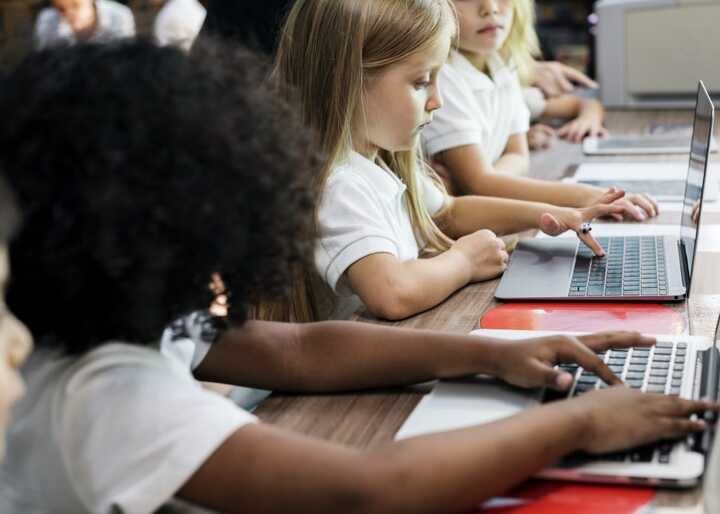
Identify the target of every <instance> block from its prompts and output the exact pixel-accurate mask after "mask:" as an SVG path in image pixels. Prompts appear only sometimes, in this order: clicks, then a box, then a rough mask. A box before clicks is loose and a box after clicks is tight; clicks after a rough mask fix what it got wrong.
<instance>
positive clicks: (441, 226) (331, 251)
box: [277, 0, 623, 319]
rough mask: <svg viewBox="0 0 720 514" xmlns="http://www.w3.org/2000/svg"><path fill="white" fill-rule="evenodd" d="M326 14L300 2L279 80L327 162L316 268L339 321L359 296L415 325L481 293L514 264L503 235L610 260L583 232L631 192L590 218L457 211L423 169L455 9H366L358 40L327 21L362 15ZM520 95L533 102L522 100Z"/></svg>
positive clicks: (470, 199) (564, 210) (535, 208)
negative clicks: (462, 294)
mask: <svg viewBox="0 0 720 514" xmlns="http://www.w3.org/2000/svg"><path fill="white" fill-rule="evenodd" d="M318 3H319V2H316V1H313V0H308V1H303V2H299V3H298V4H296V7H295V8H294V9H293V10H292V12H291V14H290V17H289V18H288V22H287V25H286V27H285V30H284V34H283V37H282V40H281V44H280V48H279V52H278V62H277V76H278V79H279V80H280V83H281V84H282V85H287V86H289V88H290V89H291V91H292V92H291V93H290V95H291V96H292V97H293V98H297V96H298V95H299V99H300V103H301V105H302V108H303V111H304V115H305V121H306V123H308V125H309V126H310V127H311V128H312V129H313V130H314V131H315V132H316V133H317V134H318V135H319V139H320V142H321V145H320V146H321V149H322V150H323V151H324V153H325V154H326V155H327V156H328V162H327V166H326V168H325V170H324V171H323V174H322V175H321V176H320V177H319V179H318V182H319V186H320V187H321V188H322V191H323V199H322V203H321V205H320V207H319V209H318V220H317V221H318V223H317V228H318V243H317V247H316V251H315V265H316V268H317V271H318V273H319V274H320V276H321V277H322V279H323V280H324V281H325V283H326V284H327V285H328V286H330V288H331V289H332V290H333V291H334V293H335V294H336V295H337V297H339V298H338V303H339V306H338V307H337V310H336V311H335V313H336V314H338V315H343V314H347V312H348V308H347V306H348V305H352V304H356V302H355V300H356V299H355V298H353V296H352V295H357V296H358V297H359V299H360V300H361V301H362V303H363V304H364V305H365V306H366V307H367V308H368V309H369V310H370V311H371V312H372V313H373V314H375V315H377V316H380V317H383V318H387V319H400V318H405V317H407V316H411V315H413V314H416V313H418V312H421V311H423V310H426V309H429V308H431V307H434V306H435V305H437V304H439V303H440V302H442V301H443V300H444V299H445V298H447V297H448V296H450V295H451V294H452V293H454V292H455V291H457V290H458V289H460V288H461V287H463V286H465V285H466V284H468V283H470V282H476V281H482V280H488V279H491V278H494V277H496V276H498V275H499V274H500V273H502V272H503V270H504V269H505V266H506V263H507V260H508V255H507V252H506V251H505V247H504V244H503V243H502V241H501V240H500V239H498V238H497V237H496V235H495V234H496V233H497V234H508V233H515V232H519V231H522V230H526V229H533V228H540V229H541V230H543V231H545V232H546V233H548V234H551V235H557V234H560V233H562V232H565V231H567V230H574V231H575V232H577V233H578V235H579V236H580V237H581V238H582V239H583V240H584V241H585V242H586V243H587V244H588V245H589V246H590V247H591V248H593V250H594V251H595V252H597V253H598V254H601V253H602V249H600V248H599V247H598V246H597V244H596V242H595V241H594V240H593V239H592V238H591V237H589V234H587V233H582V230H581V224H582V223H583V221H584V220H589V219H592V218H595V217H598V216H604V215H608V214H619V213H620V212H621V211H622V206H617V205H610V204H612V202H614V201H615V200H616V199H618V198H620V197H621V196H622V195H623V193H622V192H616V191H612V192H607V194H606V195H605V196H603V197H601V198H600V200H599V201H597V202H596V203H595V204H594V205H592V206H589V207H587V208H583V209H575V208H568V207H562V206H556V205H550V204H549V203H537V202H528V201H521V200H514V199H503V198H488V197H486V196H484V197H480V196H464V197H457V198H455V197H452V196H448V195H447V194H446V192H445V191H444V188H443V186H442V183H441V181H440V180H439V179H438V178H437V176H436V175H434V173H432V171H431V170H429V169H427V167H426V166H424V164H423V161H422V158H421V155H420V151H419V146H420V141H419V139H420V138H419V134H420V132H421V131H422V130H423V129H424V128H425V127H426V126H427V124H428V123H429V122H430V121H431V120H432V117H433V113H434V112H435V111H436V110H437V109H438V108H440V106H441V105H442V99H441V98H440V94H439V91H438V85H437V77H438V73H439V71H440V69H441V68H442V66H443V65H444V64H445V61H446V60H447V56H448V54H449V52H450V47H451V41H452V39H453V37H454V31H455V19H454V15H453V13H452V8H451V6H450V4H449V3H447V2H445V1H444V0H436V1H431V2H429V1H425V2H420V1H418V2H409V3H408V2H405V3H402V4H401V5H402V7H400V6H398V7H397V12H396V13H395V14H392V15H390V14H388V13H386V12H385V9H386V7H383V6H385V3H383V2H377V1H370V2H363V4H362V9H361V11H362V13H361V14H362V19H363V20H366V21H364V22H362V23H360V22H357V25H354V28H353V30H352V31H351V30H349V29H348V30H345V29H344V28H342V26H341V27H340V28H338V27H337V26H331V25H332V24H331V23H330V21H329V20H335V19H337V20H341V22H342V23H343V24H347V25H348V26H349V25H350V24H352V23H355V21H354V19H353V16H354V14H353V13H354V12H355V11H354V10H353V8H352V7H351V5H355V4H353V3H351V2H339V3H337V4H336V5H333V6H331V5H327V6H324V7H320V6H319V5H317V4H318ZM328 4H334V3H328ZM323 5H324V4H323ZM422 6H425V7H422ZM400 13H402V15H401V14H400ZM361 14H358V16H360V15H361ZM323 15H324V16H326V17H325V18H323V17H322V16H323ZM314 16H317V18H318V19H314ZM322 23H327V26H324V25H322ZM398 34H402V37H399V36H398ZM513 94H516V95H517V97H518V102H519V103H522V97H521V95H520V91H519V90H518V91H516V92H514V93H513ZM526 121H527V120H526ZM520 123H521V121H520V117H519V116H518V119H517V120H508V130H515V129H516V128H517V127H516V125H517V126H519V124H520ZM525 128H526V127H525ZM419 257H425V258H419ZM304 310H307V309H301V308H297V309H294V311H295V312H302V311H304Z"/></svg>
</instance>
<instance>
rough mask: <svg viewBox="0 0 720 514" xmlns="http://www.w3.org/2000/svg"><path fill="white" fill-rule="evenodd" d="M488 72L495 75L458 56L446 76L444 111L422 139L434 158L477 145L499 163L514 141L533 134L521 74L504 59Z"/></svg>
mask: <svg viewBox="0 0 720 514" xmlns="http://www.w3.org/2000/svg"><path fill="white" fill-rule="evenodd" d="M488 68H489V70H490V75H487V74H485V73H483V72H481V71H480V70H478V69H477V68H476V67H475V66H474V65H473V64H472V63H471V62H470V61H469V60H468V59H467V58H466V57H465V56H463V55H462V54H460V53H459V52H455V51H454V52H452V54H451V56H450V59H449V61H448V63H447V64H446V65H445V66H443V68H442V70H441V71H440V77H439V81H440V93H441V94H442V98H443V106H442V107H441V108H440V109H438V110H437V111H435V113H434V117H433V121H432V123H430V125H428V126H427V127H426V128H425V129H424V130H423V133H422V137H423V144H424V148H425V151H426V153H427V154H428V155H431V156H432V155H435V154H437V153H440V152H443V151H445V150H450V149H452V148H457V147H460V146H467V145H474V144H476V145H480V146H481V147H482V149H483V151H484V152H485V155H486V156H487V158H488V160H489V161H490V162H492V163H495V162H496V161H497V160H498V159H499V158H500V157H501V156H502V154H503V152H504V151H505V148H506V147H507V143H508V140H509V138H510V136H512V135H514V134H521V133H525V132H527V131H528V128H529V127H530V113H529V111H528V108H527V106H526V105H525V100H524V98H523V92H522V87H521V86H520V80H519V78H518V74H517V71H515V70H514V69H511V68H510V67H508V66H507V65H506V64H505V63H504V62H503V61H502V59H501V58H500V56H498V55H494V56H492V57H491V58H490V59H489V60H488Z"/></svg>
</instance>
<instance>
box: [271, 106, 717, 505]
mask: <svg viewBox="0 0 720 514" xmlns="http://www.w3.org/2000/svg"><path fill="white" fill-rule="evenodd" d="M652 122H664V123H691V122H692V113H690V112H686V111H670V112H663V113H658V112H632V111H620V112H611V113H610V114H609V116H608V127H609V128H610V129H611V131H613V132H614V133H623V132H625V133H643V132H646V131H647V127H648V126H649V124H650V123H652ZM635 159H636V160H645V161H647V160H653V159H654V160H658V161H662V160H667V159H673V160H678V161H683V160H684V159H683V158H682V157H679V156H673V157H664V158H663V157H655V158H652V157H647V156H643V157H637V158H635ZM716 159H717V158H716ZM588 160H590V159H588V158H587V157H585V156H584V155H583V154H582V150H581V149H580V146H579V145H569V144H566V143H563V142H557V143H556V144H555V146H554V147H553V148H552V149H550V150H548V151H545V152H541V153H536V154H534V155H533V158H532V166H531V170H532V174H533V176H536V177H540V178H546V179H557V178H560V177H561V176H562V175H563V174H564V172H565V170H567V169H568V167H569V166H571V165H574V164H578V163H580V162H584V161H588ZM594 160H596V161H600V160H603V161H613V160H614V161H622V160H627V158H617V157H604V158H594ZM685 160H686V159H685ZM678 216H679V214H677V213H675V214H673V215H670V214H662V215H661V216H660V217H659V219H658V220H656V221H655V222H657V223H672V222H678V221H679V219H677V217H678ZM706 223H714V224H720V215H718V214H714V215H711V216H704V217H703V224H706ZM695 273H696V275H695V280H698V281H705V280H706V278H707V277H710V275H711V274H712V273H713V270H712V267H711V266H710V265H709V263H708V262H702V261H701V262H700V263H699V265H698V267H697V268H696V272H695ZM497 283H498V282H497V281H491V282H486V283H481V284H474V285H471V286H468V287H465V288H464V289H462V290H461V291H458V292H457V293H456V294H454V295H453V296H452V297H450V298H449V299H448V300H447V301H445V302H444V303H443V304H442V305H440V306H438V307H436V308H434V309H432V310H430V311H427V312H425V313H423V314H420V315H418V316H415V317H413V318H410V319H408V320H405V321H402V322H398V323H387V322H382V323H385V324H388V325H396V326H402V327H413V328H425V329H435V330H444V331H448V332H456V333H467V332H469V331H471V330H473V329H474V328H476V325H477V323H478V319H479V318H480V317H481V316H482V314H483V313H484V312H485V311H487V310H488V309H490V308H492V307H494V306H495V305H496V302H495V300H494V298H493V293H494V291H495V288H496V286H497ZM715 293H718V294H717V295H708V294H703V295H693V296H692V298H691V299H690V301H688V302H685V303H682V304H674V305H673V308H674V309H676V310H677V311H678V312H681V313H682V314H683V315H684V316H686V317H687V320H688V327H689V330H690V333H691V334H693V335H704V336H712V335H713V333H714V330H715V321H716V319H717V316H718V314H720V289H718V291H715ZM361 318H362V319H363V321H367V322H373V323H379V322H378V321H377V320H374V319H371V318H369V317H367V316H361ZM429 388H430V386H428V385H426V386H417V387H415V388H407V389H403V390H388V391H376V392H369V393H363V394H345V395H313V396H293V395H273V396H272V397H271V398H269V399H268V400H267V401H265V402H264V403H263V404H262V405H261V406H260V407H259V409H258V410H257V414H258V416H259V417H260V419H262V420H263V421H265V422H268V423H273V424H275V425H279V426H282V427H285V428H287V429H290V430H293V431H296V432H300V433H303V434H308V435H311V436H314V437H319V438H322V439H325V440H329V441H334V442H336V443H341V444H345V445H349V446H354V447H357V448H367V447H372V446H377V445H382V444H386V443H389V442H391V441H392V439H393V436H394V434H395V433H396V432H397V431H398V429H399V428H400V426H401V425H402V424H403V422H404V421H405V419H406V418H407V417H408V416H409V414H410V413H411V412H412V410H413V409H414V408H415V406H416V405H417V403H418V402H419V401H420V399H421V397H422V395H423V394H424V393H425V392H427V391H428V390H429ZM700 498H701V490H700V488H698V489H696V490H692V491H683V492H675V491H669V492H661V493H659V494H658V496H657V498H656V500H655V505H656V506H658V507H663V510H662V512H668V513H676V514H680V513H683V514H689V513H691V512H692V513H698V512H702V511H701V510H700ZM665 507H666V508H667V509H668V510H665Z"/></svg>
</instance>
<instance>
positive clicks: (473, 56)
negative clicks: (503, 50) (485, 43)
mask: <svg viewBox="0 0 720 514" xmlns="http://www.w3.org/2000/svg"><path fill="white" fill-rule="evenodd" d="M459 51H460V53H461V54H462V55H463V56H464V57H465V58H466V59H467V60H468V61H470V64H472V65H473V66H475V68H477V70H478V71H481V72H483V73H486V74H488V71H489V70H488V66H487V63H488V57H489V55H488V54H484V53H478V52H471V51H469V50H463V49H462V48H461V49H460V50H459Z"/></svg>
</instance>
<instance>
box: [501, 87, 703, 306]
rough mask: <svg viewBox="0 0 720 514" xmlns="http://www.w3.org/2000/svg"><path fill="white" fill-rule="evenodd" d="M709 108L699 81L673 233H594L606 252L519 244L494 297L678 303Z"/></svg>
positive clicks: (691, 244)
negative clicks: (681, 198) (681, 200)
mask: <svg viewBox="0 0 720 514" xmlns="http://www.w3.org/2000/svg"><path fill="white" fill-rule="evenodd" d="M714 122H715V110H714V105H713V102H712V100H711V99H710V95H709V94H708V92H707V89H706V88H705V86H704V84H703V83H702V82H700V83H699V84H698V97H697V103H696V107H695V121H694V123H693V137H692V141H691V148H690V162H689V166H688V173H687V175H686V179H685V197H684V203H683V211H682V221H681V226H680V228H679V234H678V235H677V236H655V235H649V236H616V237H596V240H597V241H598V243H599V244H600V245H601V246H602V247H603V249H604V250H605V256H604V257H596V256H595V255H594V254H593V252H592V251H591V250H590V249H589V248H588V247H587V246H585V245H584V244H583V243H581V242H580V241H578V240H577V239H576V238H568V237H558V238H534V239H525V240H522V241H520V243H519V244H518V246H517V248H516V249H515V250H514V251H513V253H512V256H511V257H510V262H509V263H508V267H507V270H506V271H505V273H504V275H503V277H502V279H501V280H500V284H499V285H498V288H497V290H496V291H495V297H496V298H497V299H498V300H505V301H510V300H515V301H519V300H520V301H522V300H525V301H532V300H553V301H563V300H565V301H574V302H577V301H598V300H603V301H625V302H627V301H665V302H667V301H681V300H684V299H685V298H686V297H687V296H688V294H689V291H690V285H691V279H692V271H693V264H694V259H695V247H696V244H697V235H698V230H697V229H698V227H699V225H700V215H701V210H702V209H701V207H702V199H703V193H704V189H705V178H706V172H707V167H708V154H709V149H710V140H711V138H712V132H713V125H714Z"/></svg>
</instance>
